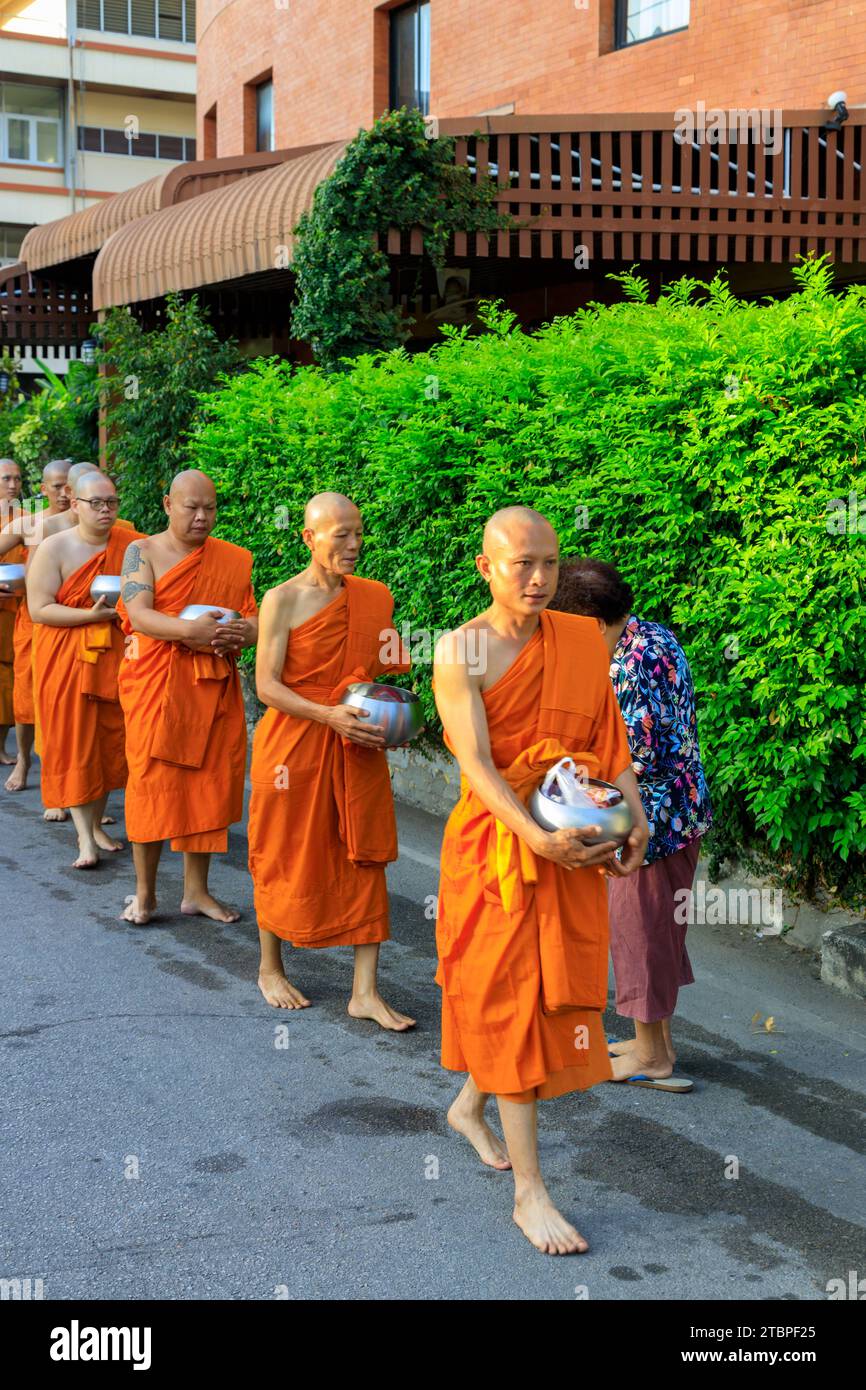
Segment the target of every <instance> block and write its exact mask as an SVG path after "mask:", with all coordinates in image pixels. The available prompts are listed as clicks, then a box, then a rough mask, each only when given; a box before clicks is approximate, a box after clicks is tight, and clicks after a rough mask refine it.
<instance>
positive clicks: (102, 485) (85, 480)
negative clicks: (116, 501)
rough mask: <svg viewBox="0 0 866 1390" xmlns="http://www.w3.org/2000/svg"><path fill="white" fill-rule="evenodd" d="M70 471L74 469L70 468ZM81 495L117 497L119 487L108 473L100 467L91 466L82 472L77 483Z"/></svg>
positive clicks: (77, 489)
mask: <svg viewBox="0 0 866 1390" xmlns="http://www.w3.org/2000/svg"><path fill="white" fill-rule="evenodd" d="M69 471H70V473H71V472H72V469H70V470H69ZM75 490H76V492H77V493H78V496H79V497H116V496H117V488H116V487H115V486H114V483H113V482H112V481H111V479H110V478H109V477H108V475H107V474H106V473H101V472H100V471H99V469H98V468H89V469H87V471H86V472H84V473H82V474H81V477H80V478H79V479H78V482H77V484H76V489H75Z"/></svg>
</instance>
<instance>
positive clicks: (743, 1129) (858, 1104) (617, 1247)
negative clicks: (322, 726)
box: [0, 791, 866, 1300]
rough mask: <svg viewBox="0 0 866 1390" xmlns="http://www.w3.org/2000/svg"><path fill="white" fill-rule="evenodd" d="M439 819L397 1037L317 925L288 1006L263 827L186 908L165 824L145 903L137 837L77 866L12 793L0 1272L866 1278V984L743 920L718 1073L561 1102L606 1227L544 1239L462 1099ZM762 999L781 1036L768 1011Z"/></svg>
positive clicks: (731, 1282) (329, 1288)
mask: <svg viewBox="0 0 866 1390" xmlns="http://www.w3.org/2000/svg"><path fill="white" fill-rule="evenodd" d="M112 809H113V810H114V812H115V814H118V815H119V814H120V812H121V798H120V797H117V796H115V797H113V798H112ZM440 834H441V825H440V824H439V823H438V822H436V821H434V820H433V819H432V818H429V817H426V816H424V815H423V814H421V813H419V812H416V811H411V810H407V809H403V810H402V811H401V846H402V850H403V855H402V858H401V861H400V863H399V864H398V865H397V866H395V867H394V869H393V870H392V871H391V889H392V898H391V902H392V934H393V940H392V941H391V942H390V943H389V944H388V945H387V946H385V947H384V948H383V969H382V984H383V991H384V992H385V993H386V995H387V997H388V998H389V999H390V1000H391V1001H393V1002H394V1003H395V1005H396V1006H397V1007H398V1008H400V1009H404V1010H406V1011H409V1012H411V1013H413V1014H415V1015H416V1016H417V1018H418V1028H417V1030H416V1031H415V1032H413V1033H411V1034H408V1035H403V1036H397V1035H388V1034H385V1033H383V1032H381V1031H380V1030H379V1029H378V1028H377V1027H376V1026H375V1025H374V1024H372V1023H363V1022H357V1021H354V1020H351V1019H349V1018H348V1017H347V1015H346V1013H345V1004H346V999H347V995H348V986H349V979H350V968H351V953H350V951H349V950H347V949H341V950H334V951H327V952H324V951H322V952H300V951H295V952H291V953H290V954H291V956H292V960H291V962H290V974H291V973H292V972H293V973H294V975H295V976H296V977H297V980H298V983H300V984H302V986H303V988H304V989H305V990H306V992H307V993H308V994H309V995H310V997H311V998H312V999H313V1001H314V1007H313V1008H311V1009H308V1010H305V1011H303V1012H300V1013H295V1014H282V1013H280V1014H278V1013H276V1012H275V1011H273V1010H271V1009H270V1008H268V1006H267V1005H266V1004H265V1003H264V1001H263V1000H262V998H261V997H260V995H259V994H258V992H257V990H256V987H255V983H254V975H255V966H256V960H257V954H256V933H255V923H254V918H253V913H252V886H251V883H250V880H249V878H248V875H247V872H246V865H245V860H246V844H245V840H244V838H243V835H242V834H241V833H240V832H237V833H233V834H232V836H231V840H230V849H229V854H228V856H227V857H226V858H225V859H224V860H221V861H220V862H219V863H218V864H217V865H216V866H215V873H214V875H213V884H214V887H215V889H216V891H217V892H218V893H219V894H220V895H222V896H224V897H226V898H227V899H229V900H231V901H233V902H235V903H236V904H237V905H238V906H239V907H241V908H242V910H243V913H244V916H243V919H242V920H241V921H240V922H239V923H237V924H235V925H233V926H221V925H216V924H212V923H208V922H205V921H203V920H200V919H184V918H182V917H180V915H179V914H176V905H177V904H178V903H179V900H180V867H179V863H178V858H177V856H173V855H169V854H168V851H166V855H165V861H164V867H163V879H162V902H163V904H164V906H165V907H166V908H167V909H169V912H168V915H167V917H166V920H165V922H164V923H163V924H161V925H159V926H154V927H150V928H146V929H135V928H132V927H129V926H127V925H123V924H121V922H120V921H119V920H118V913H119V911H120V908H121V906H122V903H123V898H124V895H125V893H127V892H129V891H131V886H132V879H131V865H130V856H129V852H128V851H126V852H124V853H123V854H122V855H120V856H118V857H117V859H116V860H112V861H109V862H107V863H105V864H104V865H103V866H101V867H100V868H99V869H98V870H96V871H95V872H94V873H91V874H83V873H79V872H76V871H75V870H73V869H72V868H71V867H69V865H70V864H71V860H72V859H73V857H74V846H73V835H72V831H71V829H70V828H69V826H61V827H55V826H46V825H44V824H43V823H42V820H41V817H40V814H39V802H38V793H37V792H36V791H29V792H27V793H26V794H24V795H23V796H20V797H15V798H11V797H9V796H6V795H4V794H2V793H0V842H2V843H0V850H2V853H0V914H2V923H3V940H4V957H5V959H4V969H3V984H2V1014H0V1035H2V1042H3V1049H4V1058H3V1061H4V1065H3V1081H4V1086H3V1089H4V1092H5V1098H4V1104H3V1107H2V1121H0V1143H2V1168H3V1191H4V1194H5V1203H4V1205H5V1207H6V1210H5V1214H4V1221H3V1249H2V1268H0V1275H2V1276H3V1277H5V1278H12V1277H19V1278H27V1277H29V1278H31V1279H37V1278H41V1279H42V1280H43V1281H44V1293H45V1297H46V1298H50V1299H99V1298H121V1299H138V1298H158V1299H202V1298H203V1299H208V1298H232V1299H272V1298H275V1297H286V1296H287V1297H290V1298H293V1299H294V1298H298V1299H310V1298H313V1299H315V1298H328V1299H358V1298H360V1299H390V1298H412V1299H473V1300H475V1299H482V1300H483V1299H496V1298H502V1299H574V1298H575V1297H578V1296H583V1294H584V1291H585V1293H586V1294H587V1295H588V1296H589V1298H590V1299H608V1298H617V1299H637V1298H649V1299H658V1300H663V1299H671V1298H675V1299H683V1298H687V1299H698V1300H700V1299H712V1298H723V1299H733V1298H748V1299H754V1300H763V1299H770V1298H787V1299H799V1300H816V1299H824V1298H826V1285H827V1281H828V1280H829V1279H831V1278H843V1279H846V1280H847V1279H848V1273H849V1271H851V1270H859V1272H860V1276H861V1277H862V1276H863V1275H866V1241H864V1207H866V1202H864V1183H863V1164H862V1154H863V1149H864V1145H866V1136H864V1127H863V1123H862V1109H863V1090H864V1057H866V1016H864V1010H863V1006H862V1003H859V1002H857V1001H856V1000H852V999H848V998H846V997H844V996H842V995H840V994H839V993H837V992H836V991H834V990H832V989H830V988H828V987H827V986H825V985H822V984H821V983H820V981H819V980H818V979H817V978H816V973H817V972H816V971H815V969H814V967H813V966H812V964H811V963H810V961H809V959H808V958H806V957H802V956H800V955H798V954H797V953H795V952H793V951H792V950H790V948H788V947H787V946H786V945H784V944H783V943H782V942H780V941H778V940H772V939H770V940H767V939H765V940H763V941H757V940H755V939H754V937H753V935H752V933H751V931H750V930H749V929H748V928H745V929H744V928H739V927H731V926H726V927H710V926H704V927H694V928H691V929H690V935H689V943H690V951H691V955H692V961H693V965H694V968H695V973H696V975H697V983H696V984H695V985H693V986H691V987H689V988H688V989H686V990H684V991H683V992H682V994H681V996H680V999H681V1015H680V1017H679V1020H678V1026H677V1027H676V1029H675V1037H676V1039H677V1040H678V1043H679V1045H680V1069H681V1070H682V1071H683V1072H684V1073H686V1074H688V1075H691V1076H692V1077H694V1079H695V1080H696V1083H697V1085H696V1090H695V1091H694V1092H693V1093H692V1094H691V1095H687V1096H672V1095H660V1094H657V1093H650V1092H647V1091H643V1090H637V1089H634V1088H630V1087H626V1086H615V1085H603V1086H599V1087H596V1088H595V1089H594V1090H592V1091H591V1092H588V1093H586V1094H584V1095H574V1096H568V1097H564V1098H561V1099H559V1100H556V1101H551V1102H548V1103H546V1104H544V1105H542V1106H541V1107H540V1140H541V1148H542V1161H543V1166H544V1169H545V1172H546V1174H547V1176H548V1179H549V1183H550V1186H551V1189H552V1191H553V1193H554V1195H555V1198H556V1199H557V1201H558V1202H559V1203H560V1204H561V1206H562V1207H563V1209H564V1210H565V1211H566V1212H567V1214H568V1215H569V1216H570V1217H571V1219H572V1220H574V1221H575V1223H576V1224H577V1225H578V1226H579V1228H580V1229H581V1230H582V1231H583V1233H584V1234H585V1235H586V1236H587V1238H588V1239H589V1240H590V1243H591V1247H592V1248H591V1251H590V1253H589V1254H587V1255H584V1256H580V1257H573V1258H567V1259H555V1258H549V1257H544V1256H542V1255H539V1254H537V1253H536V1252H535V1251H534V1250H533V1249H532V1248H531V1247H530V1246H529V1245H528V1243H527V1242H526V1241H525V1240H524V1238H523V1236H522V1235H521V1234H520V1233H519V1231H518V1230H517V1228H516V1227H515V1226H514V1225H513V1224H512V1222H511V1221H510V1191H511V1179H510V1177H509V1176H508V1175H507V1174H498V1173H493V1172H491V1171H490V1170H488V1169H485V1168H483V1167H482V1166H481V1165H480V1164H479V1163H478V1162H477V1160H476V1159H475V1156H474V1154H473V1153H472V1152H471V1150H470V1149H469V1148H468V1146H466V1145H465V1144H464V1143H463V1142H462V1141H461V1140H459V1139H458V1138H457V1137H456V1136H453V1135H452V1134H451V1132H450V1131H449V1130H448V1129H447V1127H446V1125H445V1122H444V1113H445V1109H446V1108H447V1105H448V1103H449V1101H450V1098H451V1096H452V1095H453V1094H454V1093H455V1092H456V1090H457V1088H458V1086H459V1084H460V1078H458V1077H455V1076H454V1075H453V1074H450V1073H447V1072H444V1071H443V1070H442V1069H441V1067H440V1065H439V1061H438V1007H439V999H438V990H437V988H436V986H435V985H434V983H433V973H434V969H435V961H434V944H433V928H434V924H433V921H432V920H431V917H430V915H429V907H428V906H427V902H428V897H429V895H432V894H433V893H435V887H436V871H435V865H436V854H437V845H438V838H439V835H440ZM425 909H426V910H425ZM173 913H174V914H175V915H172V914H173ZM758 1011H760V1012H761V1013H762V1014H763V1015H769V1014H772V1015H774V1017H775V1019H776V1021H777V1028H778V1030H779V1031H778V1032H777V1033H775V1034H768V1035H755V1034H754V1033H753V1031H752V1025H751V1019H752V1016H753V1014H755V1013H756V1012H758ZM608 1022H609V1023H610V1024H611V1025H612V1029H613V1031H614V1032H619V1033H620V1035H624V1033H625V1025H624V1023H623V1021H622V1020H618V1019H616V1017H615V1015H614V1014H613V1012H610V1013H609V1014H608ZM731 1156H734V1157H735V1158H736V1159H737V1160H738V1164H739V1176H738V1177H737V1178H733V1177H726V1176H725V1173H726V1168H727V1171H729V1172H730V1171H731V1169H732V1167H733V1165H732V1164H731V1163H730V1161H729V1160H730V1157H731Z"/></svg>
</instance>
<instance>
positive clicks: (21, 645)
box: [12, 597, 36, 724]
mask: <svg viewBox="0 0 866 1390" xmlns="http://www.w3.org/2000/svg"><path fill="white" fill-rule="evenodd" d="M12 645H13V649H14V653H15V684H14V687H13V690H12V702H13V706H14V710H15V723H16V724H35V723H36V711H35V708H34V704H33V619H32V618H31V616H30V609H29V608H28V607H27V599H26V597H24V598H22V600H21V602H20V603H19V605H18V612H17V613H16V614H15V631H14V633H13V634H12Z"/></svg>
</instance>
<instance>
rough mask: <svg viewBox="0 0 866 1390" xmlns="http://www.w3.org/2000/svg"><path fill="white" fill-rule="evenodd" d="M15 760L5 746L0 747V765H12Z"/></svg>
mask: <svg viewBox="0 0 866 1390" xmlns="http://www.w3.org/2000/svg"><path fill="white" fill-rule="evenodd" d="M15 761H16V759H15V758H13V757H12V756H11V755H10V754H9V753H7V752H6V749H5V748H0V766H2V767H11V766H12V764H13V763H14V762H15Z"/></svg>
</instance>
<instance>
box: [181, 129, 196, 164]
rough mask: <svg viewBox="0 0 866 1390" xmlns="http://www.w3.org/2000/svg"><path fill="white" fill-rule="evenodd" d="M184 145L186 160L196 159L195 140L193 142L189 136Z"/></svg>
mask: <svg viewBox="0 0 866 1390" xmlns="http://www.w3.org/2000/svg"><path fill="white" fill-rule="evenodd" d="M184 145H185V149H184V155H183V157H184V159H195V140H193V138H192V136H191V135H188V136H187V137H186V140H185V141H184Z"/></svg>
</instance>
